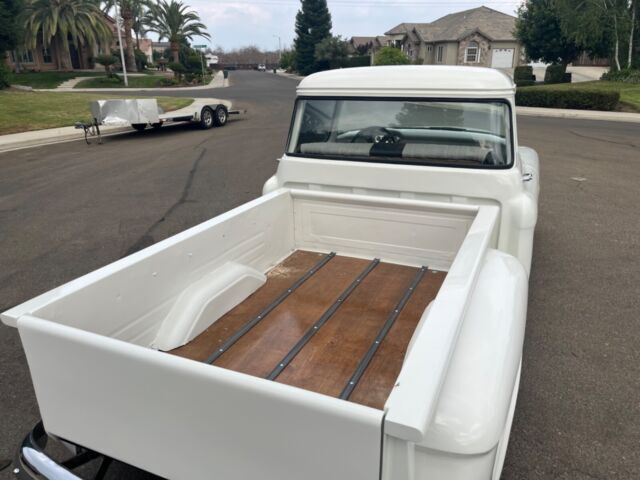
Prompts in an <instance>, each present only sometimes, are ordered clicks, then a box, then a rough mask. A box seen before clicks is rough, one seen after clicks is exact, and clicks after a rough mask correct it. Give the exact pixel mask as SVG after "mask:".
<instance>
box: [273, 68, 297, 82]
mask: <svg viewBox="0 0 640 480" xmlns="http://www.w3.org/2000/svg"><path fill="white" fill-rule="evenodd" d="M276 75H280V76H281V77H287V78H293V79H294V80H302V79H303V78H304V77H303V76H300V75H296V74H294V73H287V72H285V71H284V70H276Z"/></svg>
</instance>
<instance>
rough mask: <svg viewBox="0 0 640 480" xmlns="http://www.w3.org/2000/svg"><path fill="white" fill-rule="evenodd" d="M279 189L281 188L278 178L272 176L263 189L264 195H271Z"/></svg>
mask: <svg viewBox="0 0 640 480" xmlns="http://www.w3.org/2000/svg"><path fill="white" fill-rule="evenodd" d="M278 188H280V186H279V185H278V176H277V175H272V176H271V177H269V179H268V180H267V181H266V182H264V186H263V187H262V195H266V194H267V193H271V192H273V191H274V190H277V189H278Z"/></svg>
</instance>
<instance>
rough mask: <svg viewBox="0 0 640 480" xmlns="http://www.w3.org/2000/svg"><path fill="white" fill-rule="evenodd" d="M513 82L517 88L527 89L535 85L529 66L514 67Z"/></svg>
mask: <svg viewBox="0 0 640 480" xmlns="http://www.w3.org/2000/svg"><path fill="white" fill-rule="evenodd" d="M513 81H514V82H515V84H516V85H517V86H518V87H527V86H529V85H533V84H534V83H536V76H535V75H534V74H533V67H532V66H530V65H521V66H519V67H516V68H515V69H514V71H513Z"/></svg>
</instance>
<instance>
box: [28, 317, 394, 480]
mask: <svg viewBox="0 0 640 480" xmlns="http://www.w3.org/2000/svg"><path fill="white" fill-rule="evenodd" d="M18 328H19V330H20V335H21V338H22V342H23V344H24V347H25V351H26V353H27V360H28V362H29V368H30V370H31V375H32V377H33V382H34V385H35V389H36V395H37V398H38V403H39V406H40V411H41V413H42V418H43V421H44V425H45V428H46V429H47V431H48V432H49V433H52V434H55V435H57V436H59V437H61V438H64V439H67V440H70V441H73V442H76V443H78V444H81V445H84V446H85V447H88V448H91V449H94V450H97V451H99V452H102V453H104V454H106V455H109V456H112V457H114V458H116V459H118V460H121V461H124V462H126V463H130V464H133V465H136V466H138V467H140V468H143V469H145V470H148V471H150V472H152V473H155V474H157V475H161V476H163V477H166V478H171V479H186V478H188V479H210V478H221V479H225V480H248V479H257V478H260V479H264V480H299V479H302V478H304V479H305V480H326V479H329V478H331V479H345V480H347V479H348V480H371V479H376V478H379V466H380V442H381V435H382V416H383V412H382V411H379V410H374V409H371V408H368V407H363V406H361V405H356V404H353V403H350V402H345V401H341V400H337V399H334V398H331V397H327V396H323V395H318V394H314V393H311V392H308V391H305V390H300V389H297V388H294V387H289V386H287V385H282V384H278V383H275V382H269V381H266V380H263V379H259V378H255V377H250V376H247V375H243V374H240V373H237V372H232V371H229V370H225V369H221V368H218V367H213V366H210V365H206V364H202V363H198V362H194V361H191V360H185V359H182V358H179V357H176V356H172V355H168V354H165V353H162V352H158V351H154V350H150V349H145V348H142V347H138V346H135V345H131V344H128V343H125V342H121V341H118V340H114V339H110V338H105V337H101V336H99V335H96V334H93V333H89V332H85V331H82V330H78V329H75V328H71V327H67V326H64V325H59V324H55V323H53V322H48V321H45V320H41V319H38V318H34V317H30V316H24V317H21V318H20V319H19V320H18Z"/></svg>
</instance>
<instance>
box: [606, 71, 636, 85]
mask: <svg viewBox="0 0 640 480" xmlns="http://www.w3.org/2000/svg"><path fill="white" fill-rule="evenodd" d="M602 80H609V81H611V82H623V83H640V69H637V68H625V69H624V70H616V71H611V72H606V73H605V74H603V75H602Z"/></svg>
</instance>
